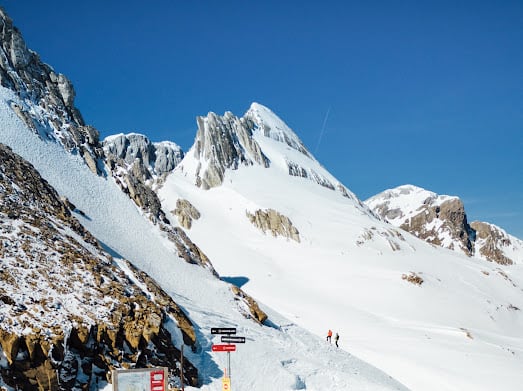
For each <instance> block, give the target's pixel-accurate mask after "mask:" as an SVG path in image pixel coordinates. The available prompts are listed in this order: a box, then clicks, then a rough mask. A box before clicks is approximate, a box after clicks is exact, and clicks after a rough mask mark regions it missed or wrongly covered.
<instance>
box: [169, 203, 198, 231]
mask: <svg viewBox="0 0 523 391" xmlns="http://www.w3.org/2000/svg"><path fill="white" fill-rule="evenodd" d="M172 213H173V214H175V215H176V216H178V222H179V223H180V225H181V226H182V227H184V228H186V229H191V226H192V221H193V220H198V219H199V218H200V212H199V211H198V209H196V208H195V207H194V205H193V204H191V203H190V202H189V201H188V200H185V199H182V198H179V199H178V200H176V209H175V210H173V212H172Z"/></svg>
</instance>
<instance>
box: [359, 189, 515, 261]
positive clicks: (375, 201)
mask: <svg viewBox="0 0 523 391" xmlns="http://www.w3.org/2000/svg"><path fill="white" fill-rule="evenodd" d="M365 204H366V205H367V206H368V207H369V208H371V209H372V210H373V211H374V212H376V214H378V215H379V216H381V217H382V218H384V219H385V220H386V221H388V222H390V223H391V224H392V225H394V226H396V227H399V228H401V229H404V230H405V231H408V232H410V233H412V234H413V235H415V236H417V237H418V238H420V239H423V240H425V241H427V242H429V243H432V244H435V245H437V246H441V247H445V248H449V249H451V250H456V251H458V252H463V253H465V254H466V255H469V256H476V257H480V258H483V259H486V260H488V261H493V262H497V263H499V264H505V265H507V264H512V263H522V262H523V241H521V240H519V239H517V238H516V237H514V236H512V235H509V234H507V233H506V232H505V231H504V230H503V229H502V228H499V227H496V226H495V225H493V224H489V223H483V222H472V223H470V224H469V223H468V222H467V215H466V212H465V207H464V205H463V202H462V201H461V200H460V199H459V198H458V197H455V196H447V195H438V194H436V193H433V192H431V191H428V190H425V189H422V188H420V187H417V186H413V185H404V186H399V187H397V188H394V189H389V190H385V191H384V192H382V193H380V194H377V195H375V196H373V197H371V198H369V199H368V200H366V201H365Z"/></svg>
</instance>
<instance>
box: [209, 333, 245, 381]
mask: <svg viewBox="0 0 523 391" xmlns="http://www.w3.org/2000/svg"><path fill="white" fill-rule="evenodd" d="M211 334H222V337H221V341H222V342H225V343H226V344H227V345H223V344H216V345H212V348H211V349H212V351H213V352H227V362H228V368H227V369H226V370H225V375H224V377H223V378H222V391H231V352H235V351H236V345H231V344H235V343H245V337H240V336H236V335H232V334H236V328H235V327H212V328H211ZM227 372H228V373H227ZM227 375H228V376H227Z"/></svg>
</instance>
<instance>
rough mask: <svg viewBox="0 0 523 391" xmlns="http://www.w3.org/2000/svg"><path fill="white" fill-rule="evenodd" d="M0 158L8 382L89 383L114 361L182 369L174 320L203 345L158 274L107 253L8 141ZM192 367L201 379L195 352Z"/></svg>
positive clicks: (0, 278)
mask: <svg viewBox="0 0 523 391" xmlns="http://www.w3.org/2000/svg"><path fill="white" fill-rule="evenodd" d="M0 161H1V162H2V164H0V258H1V259H2V262H1V264H0V352H1V354H2V357H3V359H2V365H0V377H1V379H0V383H1V384H2V385H4V386H8V387H10V388H9V389H24V390H25V389H28V390H29V389H31V390H33V389H34V390H36V389H38V390H58V389H64V390H66V389H67V390H72V389H88V388H89V385H90V384H99V383H100V384H103V382H105V381H109V380H110V373H111V372H110V371H111V370H112V369H117V368H123V367H125V368H129V367H144V366H150V365H153V366H169V367H170V368H171V371H172V372H171V375H172V376H175V377H178V376H179V369H178V366H177V365H179V357H180V352H179V351H178V349H177V347H176V346H175V341H174V340H173V337H174V336H173V335H172V334H171V332H173V331H176V329H173V328H172V325H173V324H175V325H177V326H178V330H179V331H176V333H179V334H180V335H181V338H180V341H178V344H181V343H182V340H183V343H185V344H186V345H188V346H190V347H191V348H192V349H193V350H196V349H197V340H196V333H195V330H194V327H193V325H192V323H191V321H190V320H189V318H188V317H187V316H186V315H185V314H184V313H183V311H182V310H181V309H180V307H179V306H178V305H177V304H176V303H175V302H174V301H173V300H172V298H171V297H170V296H169V295H167V294H166V293H165V292H164V291H163V290H162V289H161V288H160V287H159V286H158V284H156V283H155V282H154V281H153V280H152V279H151V278H150V277H148V276H147V275H145V274H144V273H143V272H141V271H139V270H137V269H135V268H134V267H133V266H132V265H130V264H129V263H127V262H125V261H120V260H118V261H115V260H113V259H112V258H111V257H110V256H109V255H108V254H107V253H105V252H104V251H103V250H102V248H101V247H100V245H99V244H98V242H97V241H96V239H95V238H94V237H93V236H92V235H91V234H90V233H89V232H88V231H86V230H85V229H84V227H83V226H82V225H80V223H79V222H78V221H77V220H76V219H75V218H74V217H73V215H72V214H71V212H70V210H69V209H68V208H69V207H73V206H72V205H71V204H70V203H66V202H63V201H62V200H61V199H60V197H59V196H58V194H57V193H56V191H55V190H54V189H53V188H52V187H51V186H50V185H49V184H48V183H47V182H46V181H45V180H44V179H43V178H42V177H41V176H40V175H39V173H38V172H37V171H36V170H35V169H34V168H33V167H32V166H31V165H30V164H29V163H28V162H26V161H25V160H23V159H22V158H21V157H19V156H18V155H16V154H14V153H13V152H12V151H11V150H10V149H9V148H8V147H5V146H4V145H2V144H0ZM135 281H137V282H138V283H135ZM184 371H188V372H187V373H189V374H190V375H189V377H187V375H186V379H188V380H189V382H190V383H191V385H193V386H196V385H197V383H198V373H197V370H196V368H195V367H194V366H193V365H192V364H191V363H190V362H189V361H187V360H185V361H184Z"/></svg>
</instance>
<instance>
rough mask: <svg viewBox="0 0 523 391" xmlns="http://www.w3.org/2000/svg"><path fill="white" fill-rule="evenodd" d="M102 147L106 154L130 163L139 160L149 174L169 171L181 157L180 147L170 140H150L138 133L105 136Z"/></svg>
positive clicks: (160, 173) (182, 154)
mask: <svg viewBox="0 0 523 391" xmlns="http://www.w3.org/2000/svg"><path fill="white" fill-rule="evenodd" d="M103 147H104V150H105V153H106V155H107V156H109V155H112V156H114V157H116V158H118V159H121V160H122V161H123V162H125V163H126V164H128V165H132V164H133V163H134V162H135V160H136V159H139V160H141V162H142V163H143V165H144V166H145V167H146V168H147V169H148V170H149V171H150V173H151V174H155V175H162V174H165V173H168V172H171V171H172V170H174V169H175V167H176V166H177V165H178V163H180V162H181V161H182V159H183V156H184V153H183V151H182V148H181V147H180V146H178V145H177V144H175V143H173V142H170V141H162V142H159V143H153V142H151V141H150V140H149V139H148V138H147V136H144V135H143V134H138V133H129V134H123V133H121V134H117V135H114V136H109V137H106V138H105V139H104V141H103Z"/></svg>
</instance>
